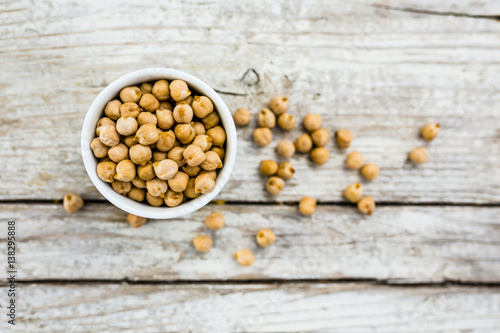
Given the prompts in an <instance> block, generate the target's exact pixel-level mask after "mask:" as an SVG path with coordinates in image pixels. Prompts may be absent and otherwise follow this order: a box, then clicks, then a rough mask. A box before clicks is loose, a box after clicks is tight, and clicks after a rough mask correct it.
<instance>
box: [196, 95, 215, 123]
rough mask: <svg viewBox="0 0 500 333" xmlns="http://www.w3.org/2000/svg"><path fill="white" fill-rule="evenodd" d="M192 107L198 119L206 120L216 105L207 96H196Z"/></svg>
mask: <svg viewBox="0 0 500 333" xmlns="http://www.w3.org/2000/svg"><path fill="white" fill-rule="evenodd" d="M192 106H193V111H194V114H195V115H196V117H198V118H205V117H206V116H207V115H208V114H210V113H211V112H212V111H213V110H214V104H213V103H212V101H211V100H210V98H208V97H207V96H195V98H194V100H193V105H192Z"/></svg>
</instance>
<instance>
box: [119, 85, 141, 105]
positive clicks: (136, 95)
mask: <svg viewBox="0 0 500 333" xmlns="http://www.w3.org/2000/svg"><path fill="white" fill-rule="evenodd" d="M141 96H142V92H141V89H139V88H138V87H126V88H123V89H122V90H121V91H120V99H121V100H122V102H123V103H127V102H133V103H137V102H139V100H140V99H141Z"/></svg>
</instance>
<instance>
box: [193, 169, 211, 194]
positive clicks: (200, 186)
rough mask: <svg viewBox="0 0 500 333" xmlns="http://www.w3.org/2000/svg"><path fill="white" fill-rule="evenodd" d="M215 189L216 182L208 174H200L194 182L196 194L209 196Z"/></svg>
mask: <svg viewBox="0 0 500 333" xmlns="http://www.w3.org/2000/svg"><path fill="white" fill-rule="evenodd" d="M214 187H215V181H214V180H213V179H212V177H210V175H209V174H207V173H203V174H202V173H200V174H199V175H198V176H196V178H195V181H194V190H195V192H196V193H201V194H207V193H210V192H212V190H213V189H214Z"/></svg>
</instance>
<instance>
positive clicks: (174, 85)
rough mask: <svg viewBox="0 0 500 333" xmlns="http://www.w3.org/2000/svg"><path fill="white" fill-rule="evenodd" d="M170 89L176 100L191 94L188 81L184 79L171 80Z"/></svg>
mask: <svg viewBox="0 0 500 333" xmlns="http://www.w3.org/2000/svg"><path fill="white" fill-rule="evenodd" d="M169 89H170V96H171V97H172V99H173V100H174V101H182V100H184V99H186V98H187V97H188V96H189V95H191V92H190V91H189V87H188V85H187V83H186V82H184V81H182V80H173V81H172V82H170V86H169Z"/></svg>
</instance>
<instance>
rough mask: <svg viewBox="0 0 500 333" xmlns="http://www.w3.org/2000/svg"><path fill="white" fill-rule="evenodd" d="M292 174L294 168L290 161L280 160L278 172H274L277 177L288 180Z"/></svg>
mask: <svg viewBox="0 0 500 333" xmlns="http://www.w3.org/2000/svg"><path fill="white" fill-rule="evenodd" d="M294 174H295V169H294V168H293V165H292V163H290V162H281V163H280V164H279V165H278V172H277V174H276V175H277V176H278V177H280V178H283V179H284V180H290V179H292V177H293V175H294Z"/></svg>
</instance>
